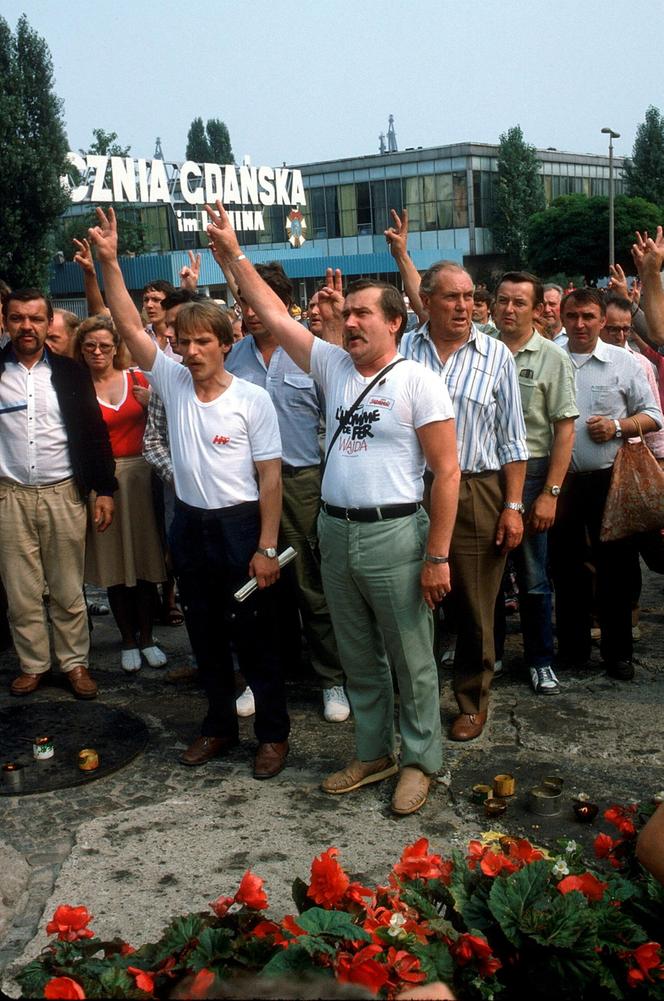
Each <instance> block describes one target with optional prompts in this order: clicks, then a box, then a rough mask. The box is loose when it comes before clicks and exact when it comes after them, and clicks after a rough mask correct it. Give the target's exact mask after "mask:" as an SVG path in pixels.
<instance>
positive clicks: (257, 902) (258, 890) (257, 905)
mask: <svg viewBox="0 0 664 1001" xmlns="http://www.w3.org/2000/svg"><path fill="white" fill-rule="evenodd" d="M264 883H265V880H263V879H261V878H260V876H254V874H253V872H252V871H251V870H250V869H247V871H246V872H245V874H244V876H243V877H242V879H241V881H240V886H239V888H238V891H237V893H236V894H235V902H236V903H237V904H244V906H245V907H250V908H251V909H252V911H264V910H265V908H266V907H267V894H266V893H265V891H264V890H263V885H264Z"/></svg>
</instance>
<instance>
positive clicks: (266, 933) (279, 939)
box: [251, 921, 302, 945]
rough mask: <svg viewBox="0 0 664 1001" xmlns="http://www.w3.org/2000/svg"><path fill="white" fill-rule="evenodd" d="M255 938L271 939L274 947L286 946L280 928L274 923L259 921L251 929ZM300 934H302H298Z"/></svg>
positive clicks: (286, 941)
mask: <svg viewBox="0 0 664 1001" xmlns="http://www.w3.org/2000/svg"><path fill="white" fill-rule="evenodd" d="M251 934H252V935H253V936H254V937H255V938H273V939H274V944H275V945H287V944H288V939H286V938H284V936H283V935H282V934H281V928H280V927H279V925H278V924H277V923H276V921H259V922H258V924H257V925H256V926H255V927H254V928H253V929H252V932H251ZM300 934H302V933H301V932H300Z"/></svg>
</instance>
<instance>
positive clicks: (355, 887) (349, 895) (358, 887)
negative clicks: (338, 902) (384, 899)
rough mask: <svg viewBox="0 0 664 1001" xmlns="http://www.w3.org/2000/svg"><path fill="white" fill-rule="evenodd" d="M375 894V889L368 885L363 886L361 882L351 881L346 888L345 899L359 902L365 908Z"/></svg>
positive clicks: (354, 902) (353, 902) (347, 901)
mask: <svg viewBox="0 0 664 1001" xmlns="http://www.w3.org/2000/svg"><path fill="white" fill-rule="evenodd" d="M373 896H374V891H373V890H370V889H369V888H368V887H367V886H362V884H361V883H350V884H349V886H348V889H347V890H346V897H345V900H346V903H349V904H358V905H359V906H360V907H362V908H365V907H367V906H368V904H369V902H370V901H371V900H372V899H373ZM365 898H366V899H365Z"/></svg>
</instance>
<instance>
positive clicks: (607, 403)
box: [565, 340, 662, 473]
mask: <svg viewBox="0 0 664 1001" xmlns="http://www.w3.org/2000/svg"><path fill="white" fill-rule="evenodd" d="M565 350H566V351H567V352H568V354H569V356H570V358H571V360H572V365H573V366H574V381H575V384H576V404H577V406H578V408H579V417H577V419H576V428H575V430H576V434H575V438H574V450H573V452H572V462H571V465H570V469H571V470H572V471H573V472H575V473H584V472H589V471H591V470H593V469H608V468H610V467H611V466H612V465H613V462H614V459H615V457H616V455H617V454H618V450H619V448H620V446H621V444H622V439H621V438H611V439H609V441H604V442H595V441H593V440H592V438H591V437H590V434H589V433H588V425H587V424H586V421H587V419H588V418H589V417H593V416H600V417H611V418H612V419H613V420H620V419H622V418H623V417H629V416H630V415H631V414H640V413H644V414H648V415H649V416H650V417H652V418H653V419H654V421H655V422H656V424H657V427H658V428H661V427H662V413H661V410H660V409H659V404H658V403H657V401H656V400H655V396H654V394H653V391H652V389H651V388H650V386H649V385H648V380H647V379H646V377H645V374H644V373H643V372H642V370H641V366H640V365H639V363H638V361H637V360H636V358H635V357H634V356H633V355H632V354H630V352H629V351H625V349H624V348H617V347H615V346H614V345H613V344H605V343H604V341H602V340H598V341H597V344H596V345H595V347H594V348H593V350H592V351H591V352H589V353H588V354H587V355H583V356H582V358H581V359H579V361H577V360H576V357H575V355H573V354H572V353H571V352H570V350H569V344H568V345H567V347H566V348H565Z"/></svg>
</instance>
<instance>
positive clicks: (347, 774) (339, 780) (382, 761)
mask: <svg viewBox="0 0 664 1001" xmlns="http://www.w3.org/2000/svg"><path fill="white" fill-rule="evenodd" d="M398 771H399V766H398V764H397V763H396V761H395V760H394V757H393V756H392V755H391V754H386V755H385V756H384V757H382V758H375V759H374V760H373V761H360V760H359V759H358V758H353V760H352V761H350V762H349V763H348V764H347V765H346V767H345V768H342V769H341V770H340V771H338V772H333V773H332V775H328V776H327V778H325V779H323V781H322V782H321V789H322V790H323V792H328V793H330V795H331V796H339V795H341V794H342V793H346V792H352V791H353V789H359V788H360V787H361V786H366V785H370V784H371V783H372V782H381V781H382V780H383V779H389V777H390V775H396V773H397V772H398Z"/></svg>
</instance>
